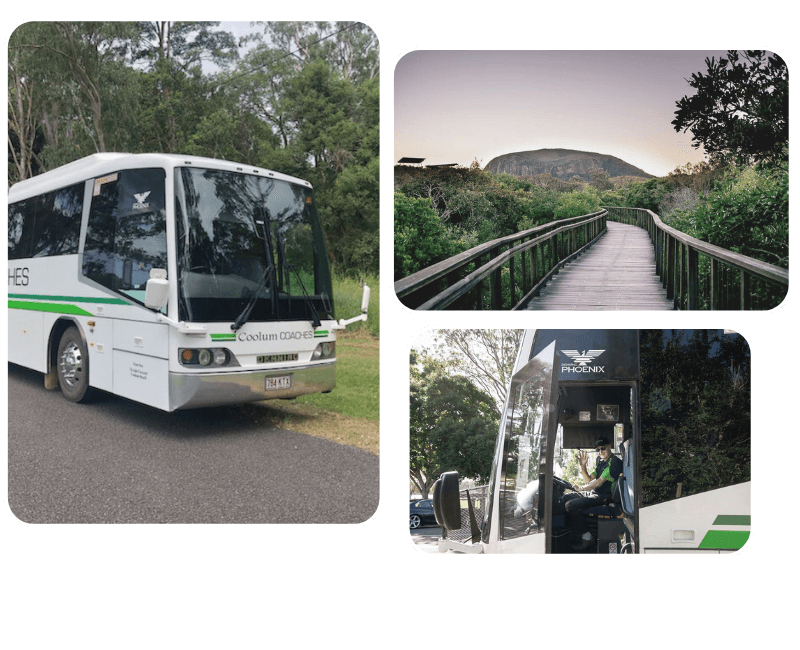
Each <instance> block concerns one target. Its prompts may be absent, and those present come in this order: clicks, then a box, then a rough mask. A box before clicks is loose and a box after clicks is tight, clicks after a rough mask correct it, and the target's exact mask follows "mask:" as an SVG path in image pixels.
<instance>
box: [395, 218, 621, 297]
mask: <svg viewBox="0 0 800 650" xmlns="http://www.w3.org/2000/svg"><path fill="white" fill-rule="evenodd" d="M606 214H607V213H606V210H600V211H599V212H594V213H592V214H587V215H584V216H582V217H572V218H570V219H560V220H558V221H552V222H550V223H547V224H544V225H541V226H536V227H535V228H530V229H529V230H524V231H522V232H519V233H516V234H513V235H508V236H507V237H500V238H499V239H493V240H492V241H489V242H486V243H484V244H480V245H479V246H475V247H474V248H470V249H469V250H467V251H464V252H463V253H459V254H458V255H454V256H453V257H450V258H448V259H446V260H443V261H441V262H438V263H437V264H433V265H432V266H429V267H427V268H425V269H422V270H421V271H417V272H416V273H413V274H412V275H409V276H408V277H406V278H403V279H402V280H398V281H397V282H395V283H394V290H395V293H396V294H397V297H398V298H400V301H401V302H402V303H403V304H404V305H406V306H407V307H411V308H412V309H419V310H428V309H447V308H450V309H471V310H478V309H498V310H499V309H505V310H508V309H514V308H516V307H518V306H519V305H522V304H524V303H526V302H527V301H528V300H529V299H530V298H531V297H532V296H534V295H536V294H537V293H538V292H539V291H540V290H541V289H542V288H543V287H544V285H545V284H546V283H547V281H548V280H549V279H550V277H552V275H553V274H554V273H555V272H556V271H558V269H559V268H561V267H562V266H563V265H564V264H566V263H567V262H569V261H570V260H571V259H573V258H574V257H575V256H576V255H579V254H580V253H581V252H582V251H583V250H584V249H585V248H587V247H589V246H591V245H592V244H593V243H594V242H595V241H596V240H597V238H598V237H600V236H601V235H602V234H603V233H604V232H605V230H606Z"/></svg>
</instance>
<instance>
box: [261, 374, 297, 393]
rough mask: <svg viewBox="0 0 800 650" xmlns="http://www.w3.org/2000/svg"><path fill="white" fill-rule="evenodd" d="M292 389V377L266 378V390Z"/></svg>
mask: <svg viewBox="0 0 800 650" xmlns="http://www.w3.org/2000/svg"><path fill="white" fill-rule="evenodd" d="M291 387H292V376H291V375H283V376H281V377H267V378H266V386H265V388H266V390H285V389H287V388H291Z"/></svg>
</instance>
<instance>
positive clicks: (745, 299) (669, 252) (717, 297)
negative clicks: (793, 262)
mask: <svg viewBox="0 0 800 650" xmlns="http://www.w3.org/2000/svg"><path fill="white" fill-rule="evenodd" d="M606 209H607V210H608V218H609V219H610V220H611V221H618V222H620V223H626V224H631V225H634V226H639V227H640V228H644V229H645V230H646V231H647V232H648V233H649V235H650V241H651V242H652V243H653V247H654V248H655V255H656V273H657V274H658V276H659V277H660V279H661V283H662V285H663V286H664V288H665V289H666V290H667V298H668V299H670V300H672V301H674V304H675V309H771V308H772V307H775V306H776V305H778V304H780V302H781V301H782V300H783V298H784V297H785V296H786V292H787V290H788V287H789V271H788V270H786V269H782V268H780V267H778V266H774V265H772V264H768V263H767V262H761V261H759V260H756V259H753V258H752V257H747V256H746V255H740V254H739V253H734V252H732V251H729V250H726V249H724V248H720V247H719V246H713V245H712V244H708V243H706V242H703V241H700V240H699V239H695V238H694V237H690V236H689V235H687V234H685V233H682V232H680V231H678V230H675V229H674V228H670V227H669V226H667V225H666V224H665V223H664V222H663V221H661V219H660V218H659V217H658V215H656V214H655V213H653V212H651V211H650V210H643V209H641V208H620V207H608V208H606Z"/></svg>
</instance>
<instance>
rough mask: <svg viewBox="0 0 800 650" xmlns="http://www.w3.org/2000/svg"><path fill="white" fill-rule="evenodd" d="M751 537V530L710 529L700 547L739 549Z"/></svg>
mask: <svg viewBox="0 0 800 650" xmlns="http://www.w3.org/2000/svg"><path fill="white" fill-rule="evenodd" d="M749 537H750V531H749V530H709V531H708V532H707V533H706V536H705V537H704V538H703V541H702V542H700V546H699V547H698V548H722V549H726V550H737V549H740V548H742V546H744V544H745V542H746V541H747V539H748V538H749Z"/></svg>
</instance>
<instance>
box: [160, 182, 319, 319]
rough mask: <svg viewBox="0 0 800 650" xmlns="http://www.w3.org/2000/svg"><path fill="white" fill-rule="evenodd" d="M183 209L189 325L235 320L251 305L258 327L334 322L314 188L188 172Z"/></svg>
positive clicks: (178, 190) (179, 211)
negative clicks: (266, 323)
mask: <svg viewBox="0 0 800 650" xmlns="http://www.w3.org/2000/svg"><path fill="white" fill-rule="evenodd" d="M175 203H176V217H177V218H176V221H177V239H178V274H179V290H178V291H179V302H180V307H179V311H180V319H181V320H187V321H195V322H215V321H217V322H218V321H234V320H236V319H237V317H239V316H240V315H241V314H242V312H243V310H246V309H247V308H248V306H250V305H251V303H252V311H251V312H249V320H253V321H275V320H310V321H315V320H316V319H318V318H333V305H332V300H331V295H332V291H331V279H330V272H329V270H328V264H327V257H326V252H325V245H324V239H323V235H322V229H321V227H320V223H319V219H318V217H317V212H316V208H315V206H314V201H313V196H312V192H311V189H310V188H307V187H303V186H301V185H298V184H294V183H289V182H287V181H283V180H277V179H274V178H265V177H263V176H255V175H248V174H242V173H235V172H229V171H221V170H214V169H197V168H190V167H182V168H179V169H178V170H176V178H175ZM265 278H266V281H265ZM256 294H258V298H257V299H256V300H255V302H253V300H254V298H255V297H256Z"/></svg>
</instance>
